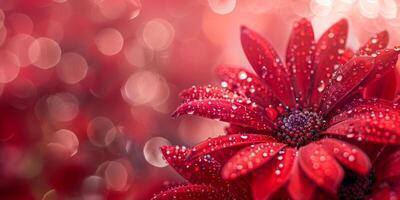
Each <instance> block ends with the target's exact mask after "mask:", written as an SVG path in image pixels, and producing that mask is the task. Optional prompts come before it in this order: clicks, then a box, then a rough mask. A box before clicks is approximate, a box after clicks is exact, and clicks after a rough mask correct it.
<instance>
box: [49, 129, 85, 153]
mask: <svg viewBox="0 0 400 200" xmlns="http://www.w3.org/2000/svg"><path fill="white" fill-rule="evenodd" d="M47 145H48V147H49V148H50V149H51V148H52V147H55V146H57V147H56V148H60V147H61V148H63V149H64V150H65V152H68V155H69V156H73V155H75V154H76V153H78V148H79V140H78V137H77V136H76V135H75V133H74V132H72V131H70V130H67V129H60V130H58V131H57V132H55V133H54V135H52V137H51V141H50V142H49V143H48V144H47Z"/></svg>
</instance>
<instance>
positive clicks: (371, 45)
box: [357, 31, 389, 55]
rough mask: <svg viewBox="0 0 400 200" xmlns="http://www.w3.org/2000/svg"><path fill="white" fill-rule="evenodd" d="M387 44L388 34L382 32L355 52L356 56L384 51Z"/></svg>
mask: <svg viewBox="0 0 400 200" xmlns="http://www.w3.org/2000/svg"><path fill="white" fill-rule="evenodd" d="M388 43H389V34H388V32H387V31H382V32H380V33H378V34H376V35H374V36H372V37H371V38H370V39H369V40H368V41H367V42H366V43H365V44H364V45H363V46H362V47H361V48H360V49H359V50H358V52H357V54H358V55H371V54H372V53H374V52H375V51H377V50H380V49H384V48H386V46H387V45H388Z"/></svg>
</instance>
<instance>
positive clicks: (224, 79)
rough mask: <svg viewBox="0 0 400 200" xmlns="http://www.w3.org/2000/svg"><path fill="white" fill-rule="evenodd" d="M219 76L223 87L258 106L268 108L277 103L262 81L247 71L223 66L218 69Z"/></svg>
mask: <svg viewBox="0 0 400 200" xmlns="http://www.w3.org/2000/svg"><path fill="white" fill-rule="evenodd" d="M217 75H218V77H219V79H220V80H221V86H222V87H225V88H227V89H229V90H231V91H235V92H237V93H239V94H241V95H244V96H246V97H248V98H250V99H251V100H252V101H254V102H256V103H257V104H258V105H261V106H264V107H266V106H268V105H271V104H272V105H274V104H276V103H277V100H275V99H274V97H273V95H272V93H271V91H269V90H268V88H267V87H266V86H265V84H264V83H263V82H262V80H261V79H260V78H259V77H258V76H257V75H255V74H253V73H251V72H249V71H247V70H245V69H242V68H239V67H233V66H227V65H221V66H219V67H218V69H217Z"/></svg>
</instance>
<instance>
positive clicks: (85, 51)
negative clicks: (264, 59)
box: [0, 0, 400, 200]
mask: <svg viewBox="0 0 400 200" xmlns="http://www.w3.org/2000/svg"><path fill="white" fill-rule="evenodd" d="M301 17H306V18H308V19H310V20H311V21H312V23H313V25H314V27H315V33H316V36H317V37H318V36H319V35H320V34H321V33H322V31H323V30H325V29H326V28H327V27H328V26H330V25H331V24H332V23H334V22H335V21H337V20H339V19H340V18H343V17H344V18H347V19H348V20H349V23H350V35H349V42H348V46H349V47H350V48H353V49H356V48H357V47H358V46H359V45H360V44H362V43H363V42H364V41H365V40H367V39H368V38H369V37H370V36H371V35H372V34H374V33H377V32H380V31H382V30H384V29H386V30H388V31H389V34H390V43H389V46H394V45H396V44H397V45H398V44H400V2H398V1H395V0H311V1H309V0H281V1H273V0H254V1H238V0H193V1H183V0H142V1H139V0H0V94H1V96H0V112H1V115H0V199H44V200H50V199H59V198H66V199H85V200H87V199H91V200H93V199H96V200H97V199H149V198H151V197H152V196H153V194H155V193H157V192H158V191H160V190H161V189H163V188H165V187H166V186H167V185H169V184H177V183H179V182H180V181H182V179H181V178H180V177H179V176H178V175H177V174H176V173H175V172H174V171H173V170H172V169H170V168H168V167H167V164H166V163H165V161H164V160H163V158H162V156H161V153H160V151H159V147H160V146H163V145H169V144H179V145H193V144H196V143H198V142H200V141H201V140H203V139H205V138H207V137H211V136H215V135H220V134H223V128H224V124H223V123H218V122H214V121H210V120H206V119H200V118H182V119H173V118H171V113H172V112H173V110H174V109H175V108H176V106H177V105H178V103H179V99H178V97H177V96H178V93H179V91H180V90H182V89H184V88H187V87H190V86H192V85H204V84H209V83H213V84H219V83H218V82H217V81H216V80H215V76H214V75H213V74H214V68H215V67H216V66H217V65H219V64H234V65H239V66H245V67H249V64H248V62H247V61H246V59H245V56H244V54H243V52H242V50H241V45H240V41H239V28H240V26H241V25H246V26H248V27H251V28H252V29H255V30H257V31H258V32H260V33H261V34H262V35H263V36H264V37H265V38H268V40H269V41H270V42H271V43H272V44H273V46H274V47H276V49H277V50H278V51H279V52H280V54H281V55H283V52H284V51H285V48H286V43H287V38H288V35H289V31H290V29H291V26H292V22H293V21H294V20H297V19H299V18H301Z"/></svg>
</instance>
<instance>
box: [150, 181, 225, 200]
mask: <svg viewBox="0 0 400 200" xmlns="http://www.w3.org/2000/svg"><path fill="white" fill-rule="evenodd" d="M227 198H228V199H229V198H232V197H231V196H230V195H229V193H227V192H225V191H223V190H217V189H216V188H214V187H211V186H207V185H186V186H180V187H175V188H171V189H169V190H167V191H164V192H161V193H160V194H158V195H156V196H154V197H153V198H152V200H171V199H174V200H203V199H209V200H219V199H227Z"/></svg>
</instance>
